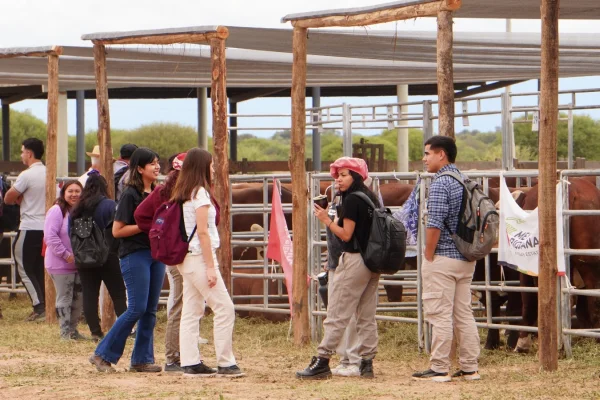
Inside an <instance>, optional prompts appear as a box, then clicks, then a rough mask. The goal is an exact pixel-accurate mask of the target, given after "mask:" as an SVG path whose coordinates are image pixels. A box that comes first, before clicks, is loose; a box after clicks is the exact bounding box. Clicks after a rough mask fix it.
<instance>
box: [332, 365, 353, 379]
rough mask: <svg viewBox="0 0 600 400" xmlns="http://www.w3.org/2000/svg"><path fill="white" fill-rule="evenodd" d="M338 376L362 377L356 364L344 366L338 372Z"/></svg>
mask: <svg viewBox="0 0 600 400" xmlns="http://www.w3.org/2000/svg"><path fill="white" fill-rule="evenodd" d="M332 372H333V371H332ZM334 375H335V374H334ZM337 376H346V377H350V376H360V368H359V367H358V365H355V364H348V365H344V368H342V369H341V370H340V371H339V372H338V374H337Z"/></svg>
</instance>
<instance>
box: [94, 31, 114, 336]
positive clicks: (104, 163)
mask: <svg viewBox="0 0 600 400" xmlns="http://www.w3.org/2000/svg"><path fill="white" fill-rule="evenodd" d="M94 73H95V75H96V103H97V105H98V145H99V146H100V173H101V174H102V176H103V177H104V178H105V179H106V182H108V195H109V197H111V198H113V199H114V198H115V193H114V191H115V185H114V183H113V182H114V179H113V177H114V171H113V159H112V146H111V141H110V114H109V111H108V83H107V78H106V49H105V48H104V45H103V44H97V43H95V44H94ZM102 297H103V298H104V301H103V303H102V318H101V322H102V330H103V331H105V332H106V331H107V330H109V329H110V328H111V327H112V325H113V324H114V323H115V319H116V315H115V308H114V304H113V302H112V299H111V298H110V295H109V294H108V290H106V287H105V288H104V289H103V292H102Z"/></svg>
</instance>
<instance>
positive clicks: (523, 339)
mask: <svg viewBox="0 0 600 400" xmlns="http://www.w3.org/2000/svg"><path fill="white" fill-rule="evenodd" d="M570 182H571V183H570V185H568V190H569V208H570V209H571V210H600V191H598V189H597V188H596V186H595V185H594V184H592V183H591V182H590V181H589V180H588V179H578V178H572V179H571V180H570ZM537 206H538V188H537V186H535V187H533V188H532V189H531V191H530V192H529V193H528V194H527V196H526V198H525V203H524V205H523V209H525V210H533V209H535V208H536V207H537ZM569 238H570V247H571V248H572V249H600V216H573V217H571V220H570V231H569ZM577 274H578V275H579V276H580V277H581V279H582V281H583V286H584V288H585V289H600V257H598V256H571V276H575V275H577ZM536 284H537V279H534V278H533V277H531V276H527V275H521V285H522V286H534V285H536ZM522 298H523V323H524V325H528V326H535V325H536V324H537V310H538V308H537V294H535V293H523V294H522ZM576 314H577V321H578V324H579V327H580V328H598V327H600V300H599V299H598V298H595V297H588V296H578V298H577V307H576ZM530 345H531V340H530V339H529V335H528V334H527V333H526V332H521V334H520V338H519V343H518V345H517V349H516V350H517V351H521V352H527V351H529V348H530Z"/></svg>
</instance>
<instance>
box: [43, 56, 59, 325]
mask: <svg viewBox="0 0 600 400" xmlns="http://www.w3.org/2000/svg"><path fill="white" fill-rule="evenodd" d="M57 131H58V56H57V55H50V56H48V125H47V136H46V210H48V209H49V208H50V207H52V206H53V205H54V202H55V201H56V163H57V160H56V158H57V154H56V150H57V148H58V139H57ZM45 286H46V299H45V301H46V322H52V323H53V322H56V290H55V288H54V283H52V278H50V274H48V272H46V273H45Z"/></svg>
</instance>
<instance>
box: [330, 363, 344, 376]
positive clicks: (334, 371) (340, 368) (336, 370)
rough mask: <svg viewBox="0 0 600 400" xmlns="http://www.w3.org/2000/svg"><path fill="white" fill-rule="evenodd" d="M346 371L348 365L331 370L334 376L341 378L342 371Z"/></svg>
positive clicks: (341, 365)
mask: <svg viewBox="0 0 600 400" xmlns="http://www.w3.org/2000/svg"><path fill="white" fill-rule="evenodd" d="M344 369H346V364H340V365H338V366H337V367H335V368H333V369H332V370H331V373H332V374H333V375H335V376H341V375H340V371H342V370H344Z"/></svg>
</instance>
